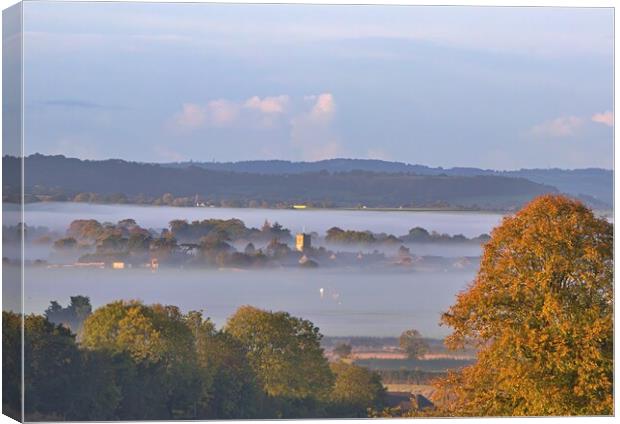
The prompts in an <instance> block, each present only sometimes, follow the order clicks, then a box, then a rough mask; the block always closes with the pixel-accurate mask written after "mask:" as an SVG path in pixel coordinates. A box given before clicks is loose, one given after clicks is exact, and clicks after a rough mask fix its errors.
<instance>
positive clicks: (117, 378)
mask: <svg viewBox="0 0 620 424" xmlns="http://www.w3.org/2000/svg"><path fill="white" fill-rule="evenodd" d="M91 309H92V308H91V306H90V302H89V299H88V298H87V297H83V296H75V297H72V298H71V304H70V305H69V306H68V307H66V308H63V307H62V306H60V305H59V304H58V303H57V302H52V303H51V305H50V307H49V308H48V309H47V310H46V311H45V315H27V316H25V317H22V316H20V315H18V314H16V313H13V312H8V311H4V312H3V316H2V318H3V319H2V335H3V337H2V344H3V345H2V350H3V355H2V361H3V363H2V366H3V373H2V379H3V393H2V403H3V413H5V414H8V415H9V416H12V417H14V418H15V419H19V418H20V412H19V411H20V410H21V408H22V404H21V399H22V398H21V387H22V386H21V369H22V368H21V358H22V356H21V355H22V344H21V343H22V339H21V328H22V318H23V323H24V330H25V338H24V345H23V355H24V356H23V360H24V361H23V363H24V386H23V388H24V391H25V398H24V399H25V404H24V405H23V407H24V412H25V417H24V419H25V420H27V421H64V420H71V421H90V420H96V421H116V420H180V419H194V420H206V419H231V418H237V419H242V418H246V419H247V418H255V419H256V418H270V419H274V418H311V417H314V418H326V417H330V418H344V417H367V416H368V414H369V411H373V410H374V411H381V410H382V409H383V407H384V404H385V389H384V388H383V385H382V383H381V379H380V377H379V375H378V374H377V373H375V372H372V371H369V370H367V369H365V368H362V367H359V366H356V365H352V364H347V363H344V362H335V363H331V364H330V363H328V361H327V359H326V357H325V356H324V354H323V349H322V348H321V347H320V340H321V338H322V335H321V333H320V332H319V329H318V328H317V327H315V326H314V325H313V323H312V322H310V321H308V320H304V319H301V318H297V317H293V316H291V315H289V314H288V313H285V312H269V311H264V310H260V309H257V308H254V307H251V306H244V307H241V308H239V309H238V310H237V311H236V312H235V314H234V315H232V316H231V317H230V318H229V319H228V321H227V323H226V325H225V326H224V327H223V328H221V329H217V328H216V327H215V325H214V324H213V322H212V321H211V320H210V319H209V318H206V317H204V316H203V315H202V313H201V312H195V311H192V312H188V313H187V314H183V313H181V311H180V310H179V308H177V307H175V306H167V305H145V304H142V303H140V302H137V301H130V302H126V301H117V302H112V303H109V304H107V305H105V306H103V307H101V308H99V309H97V310H95V311H94V312H93V311H92V310H91ZM256 328H260V331H259V332H257V331H255V329H256ZM76 333H77V334H76ZM351 387H354V388H355V390H350V388H351Z"/></svg>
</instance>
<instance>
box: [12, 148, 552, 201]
mask: <svg viewBox="0 0 620 424" xmlns="http://www.w3.org/2000/svg"><path fill="white" fill-rule="evenodd" d="M3 166H4V191H3V198H4V200H5V201H16V200H18V199H19V193H20V183H21V181H20V179H19V176H20V175H21V174H20V172H19V170H20V168H19V167H20V161H19V160H18V159H17V158H14V157H10V156H5V157H4V158H3ZM24 166H25V168H24V172H25V181H24V185H25V188H24V190H25V193H26V199H25V200H26V201H28V202H33V201H87V202H101V203H139V204H162V205H176V206H190V205H191V206H195V205H197V204H198V205H205V206H211V205H213V206H231V207H237V206H238V207H291V205H293V204H304V205H308V206H314V207H363V206H366V207H387V208H399V207H412V208H415V207H431V208H457V209H458V208H463V209H487V210H513V209H515V208H518V207H519V206H521V205H522V204H523V203H525V202H527V201H529V200H531V199H532V198H534V197H536V196H538V195H541V194H544V193H555V192H557V191H558V190H557V189H556V188H555V187H552V186H549V185H544V184H539V183H535V182H532V181H529V180H527V179H524V178H512V177H504V176H497V175H473V176H448V175H418V174H415V173H410V172H400V173H385V172H373V171H361V170H351V171H346V172H333V173H330V172H328V171H320V172H312V173H302V174H298V173H294V174H286V175H276V174H251V173H244V172H231V171H214V170H209V169H204V168H202V167H199V166H190V167H170V166H162V165H157V164H145V163H135V162H126V161H122V160H104V161H88V160H84V161H83V160H79V159H69V158H66V157H64V156H44V155H40V154H35V155H31V156H29V157H27V158H26V159H25V161H24Z"/></svg>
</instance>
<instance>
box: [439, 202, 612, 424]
mask: <svg viewBox="0 0 620 424" xmlns="http://www.w3.org/2000/svg"><path fill="white" fill-rule="evenodd" d="M612 246H613V226H612V225H611V224H610V223H609V222H607V221H606V220H604V219H599V218H597V217H596V216H595V215H594V214H593V213H592V211H591V210H589V209H588V208H587V207H585V206H584V205H583V204H581V203H580V202H578V201H575V200H571V199H569V198H566V197H563V196H543V197H540V198H538V199H536V200H534V201H532V202H531V203H530V204H529V205H527V206H526V207H525V208H524V209H522V210H521V211H520V212H518V213H517V214H515V215H514V216H510V217H506V218H504V220H503V222H502V224H501V225H500V226H499V227H497V228H496V229H495V230H494V231H493V233H492V235H491V240H490V241H489V242H488V243H487V244H486V246H485V248H484V254H483V256H482V260H481V266H480V271H479V272H478V275H477V277H476V279H475V280H474V281H473V283H472V284H471V285H470V286H469V288H468V289H467V290H466V291H464V292H462V293H461V294H460V295H459V296H458V298H457V301H456V304H454V305H453V306H452V307H451V308H450V309H449V310H448V312H446V313H445V314H444V315H443V318H442V322H443V323H444V324H447V325H449V326H451V327H453V329H454V332H453V333H452V335H451V336H450V337H449V338H448V339H447V341H448V343H449V346H451V347H461V346H463V345H465V344H467V343H473V344H475V345H476V346H477V347H478V348H479V353H478V360H477V362H476V363H475V364H474V365H472V366H469V367H466V368H465V369H463V370H462V371H461V372H453V373H450V374H449V376H448V377H447V378H446V379H443V380H441V381H440V382H439V383H438V389H439V391H438V392H437V395H436V400H439V401H442V402H443V404H444V405H445V408H446V412H447V413H449V414H452V415H477V416H481V415H584V414H585V415H596V414H612V413H613V325H612V324H613V253H612Z"/></svg>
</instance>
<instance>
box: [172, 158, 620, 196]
mask: <svg viewBox="0 0 620 424" xmlns="http://www.w3.org/2000/svg"><path fill="white" fill-rule="evenodd" d="M166 166H171V167H188V166H198V167H201V168H205V169H211V170H216V171H232V172H250V173H257V174H301V173H306V172H320V171H327V172H350V171H355V170H362V171H371V172H382V173H383V172H385V173H402V172H405V173H415V174H418V175H449V176H476V175H494V176H503V177H518V178H526V179H528V180H530V181H533V182H536V183H540V184H546V185H550V186H554V187H556V188H557V189H559V190H560V191H561V192H563V193H567V194H571V195H573V196H576V197H580V198H581V199H583V200H585V201H587V202H589V203H591V204H592V205H594V206H596V207H599V208H604V207H611V205H612V204H613V172H612V171H610V170H607V169H600V168H587V169H575V170H565V169H556V168H554V169H521V170H518V171H496V170H490V169H479V168H441V167H438V168H432V167H428V166H424V165H410V164H407V163H402V162H389V161H383V160H375V159H328V160H322V161H317V162H290V161H284V160H256V161H243V162H182V163H171V164H167V165H166Z"/></svg>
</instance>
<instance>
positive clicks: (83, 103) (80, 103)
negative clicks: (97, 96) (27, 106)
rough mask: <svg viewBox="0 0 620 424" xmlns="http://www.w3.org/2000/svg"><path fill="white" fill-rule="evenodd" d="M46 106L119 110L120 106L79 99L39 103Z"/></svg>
mask: <svg viewBox="0 0 620 424" xmlns="http://www.w3.org/2000/svg"><path fill="white" fill-rule="evenodd" d="M41 104H42V105H43V106H46V107H62V108H67V109H98V110H120V109H125V108H124V107H122V106H115V105H104V104H101V103H95V102H90V101H87V100H79V99H53V100H47V101H44V102H42V103H41Z"/></svg>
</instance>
